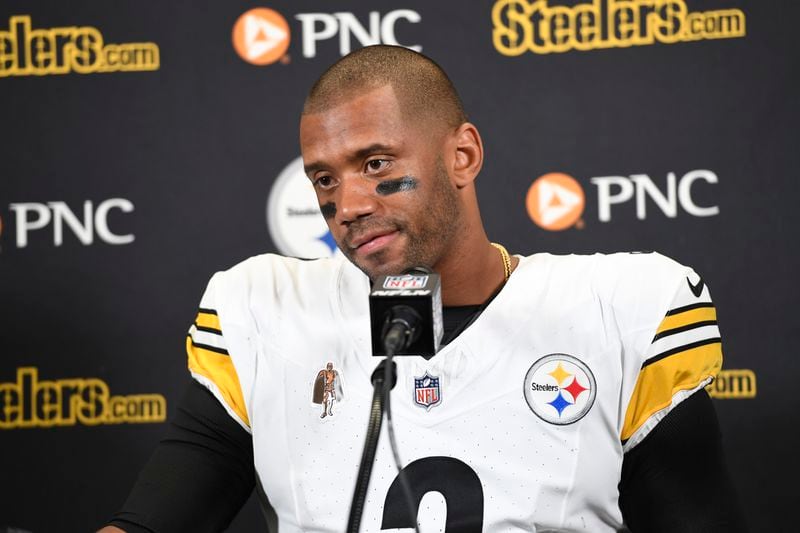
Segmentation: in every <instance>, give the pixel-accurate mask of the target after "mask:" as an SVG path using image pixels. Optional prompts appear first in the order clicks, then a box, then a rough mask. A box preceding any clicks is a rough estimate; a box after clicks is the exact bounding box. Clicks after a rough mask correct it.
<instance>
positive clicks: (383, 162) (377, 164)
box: [366, 159, 391, 174]
mask: <svg viewBox="0 0 800 533" xmlns="http://www.w3.org/2000/svg"><path fill="white" fill-rule="evenodd" d="M389 165H391V161H389V160H387V159H370V160H369V161H367V168H366V171H367V173H368V174H378V173H380V172H383V171H385V170H387V169H388V168H389Z"/></svg>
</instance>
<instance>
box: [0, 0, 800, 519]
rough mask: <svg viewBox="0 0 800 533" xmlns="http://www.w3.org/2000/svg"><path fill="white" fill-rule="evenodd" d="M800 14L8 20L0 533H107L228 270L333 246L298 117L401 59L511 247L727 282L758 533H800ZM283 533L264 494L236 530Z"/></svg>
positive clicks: (290, 14) (743, 444) (551, 7)
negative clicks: (335, 80)
mask: <svg viewBox="0 0 800 533" xmlns="http://www.w3.org/2000/svg"><path fill="white" fill-rule="evenodd" d="M798 20H800V8H798V4H797V3H796V2H788V1H786V2H768V1H763V0H762V1H748V0H584V1H571V2H566V1H564V2H561V1H559V2H557V1H555V0H536V1H534V0H497V1H492V0H488V1H483V2H478V1H469V2H467V1H440V2H424V1H420V0H405V1H402V2H400V1H398V0H393V1H379V2H375V1H372V2H368V1H366V0H364V1H358V2H344V1H342V2H332V1H327V2H322V1H316V2H311V1H297V2H289V1H277V0H276V1H269V2H263V3H262V2H258V1H255V2H253V1H248V2H243V1H227V2H210V1H205V2H203V1H195V2H187V1H171V2H152V1H150V2H146V1H139V2H135V1H115V2H103V1H99V0H94V1H89V0H76V1H73V2H59V1H55V0H50V1H37V2H30V1H18V0H4V1H3V3H2V4H0V106H2V115H0V224H1V225H0V247H1V249H0V303H1V304H2V305H0V324H2V326H0V353H1V354H2V358H0V447H1V448H0V449H1V450H2V453H0V526H2V525H5V527H9V528H18V529H20V530H23V531H30V532H35V533H40V532H54V531H68V532H72V531H75V532H77V531H90V530H93V528H96V527H98V526H100V525H101V524H102V523H103V521H104V520H105V519H106V518H107V517H109V516H110V514H111V513H112V512H113V511H114V510H115V509H116V508H117V507H118V506H119V505H120V504H121V503H122V502H123V501H124V499H125V496H126V494H127V492H128V489H129V487H130V486H131V484H132V482H133V481H134V479H135V477H136V474H137V472H138V470H139V468H140V467H141V466H142V464H143V463H144V462H145V460H146V459H147V457H148V456H149V454H150V453H151V451H152V450H153V447H154V446H155V444H156V442H157V441H158V439H159V437H160V436H161V435H162V433H163V432H164V429H165V427H166V423H165V421H166V420H168V419H169V417H170V416H172V415H173V414H174V413H175V406H176V404H177V402H178V400H179V398H180V395H181V391H182V390H183V389H184V387H185V386H186V385H187V383H188V382H189V379H190V378H189V375H188V372H187V370H186V358H185V355H184V347H183V345H184V340H185V333H186V331H187V329H188V326H189V325H190V323H191V322H192V320H193V317H194V314H195V311H196V306H197V304H198V302H199V299H200V295H201V293H202V291H203V289H204V287H205V284H206V281H207V279H208V278H209V276H210V275H211V274H212V273H213V272H215V271H217V270H220V269H225V268H228V267H230V266H232V265H233V264H235V263H237V262H238V261H240V260H242V259H244V258H246V257H248V256H251V255H254V254H260V253H264V252H280V253H284V254H288V255H299V256H307V257H308V256H326V255H330V254H334V253H337V252H336V249H335V244H334V243H333V241H332V239H331V237H330V234H329V233H327V229H326V227H325V224H324V222H323V221H322V219H321V218H320V216H319V213H318V211H317V207H316V202H315V200H314V196H313V192H312V191H311V189H310V187H309V185H308V184H307V183H306V182H305V181H304V179H303V176H302V172H301V169H300V163H299V160H298V159H297V158H298V157H299V149H298V141H297V137H298V128H297V126H298V115H299V112H300V110H301V106H302V102H303V98H304V95H305V94H306V91H307V89H308V88H309V86H310V84H311V83H312V82H313V81H314V80H315V79H316V78H317V76H318V75H319V74H320V73H321V72H322V70H323V69H324V68H326V67H327V66H328V65H329V64H331V63H332V62H333V61H335V60H336V59H337V58H339V57H341V56H342V55H344V54H346V53H347V52H348V51H350V50H354V49H356V48H359V47H361V46H363V45H366V44H369V43H378V42H383V43H399V44H402V45H404V46H408V47H410V48H413V49H415V50H421V51H422V52H424V53H426V54H428V55H430V56H431V57H433V58H434V59H435V60H437V61H438V62H439V63H440V64H441V65H442V66H443V67H444V68H445V69H446V70H447V72H448V73H449V74H450V75H451V77H452V79H453V80H454V82H455V84H456V86H457V87H458V88H459V90H460V92H461V96H462V98H463V100H464V104H465V107H466V109H467V111H468V114H469V118H470V120H472V121H473V122H474V123H475V124H477V126H478V128H479V130H480V132H481V134H482V135H483V140H484V142H485V148H486V163H485V166H484V169H483V172H482V173H481V175H480V177H479V180H478V185H477V187H478V193H479V197H480V202H481V205H482V209H483V216H484V221H485V223H486V226H487V228H488V233H489V235H490V238H491V239H492V240H494V241H498V242H501V243H503V244H505V245H506V246H507V247H508V248H509V249H510V250H511V251H513V252H514V253H519V254H529V253H533V252H540V251H548V252H554V253H573V252H574V253H593V252H596V251H599V252H614V251H621V250H658V251H660V252H662V253H664V254H666V255H669V256H671V257H673V258H675V259H677V260H678V261H680V262H683V263H685V264H688V265H692V266H693V267H694V268H695V269H696V270H697V271H698V272H699V273H700V274H701V275H702V276H703V277H704V279H705V280H706V281H707V283H708V284H709V285H710V287H711V291H712V294H713V296H714V298H715V300H716V303H717V308H718V317H719V323H720V328H721V330H722V333H723V338H724V345H723V346H724V352H725V364H724V371H723V373H722V375H721V376H720V378H719V379H718V380H717V381H716V383H715V384H714V385H713V386H712V387H711V388H710V392H711V393H712V395H713V396H714V398H715V405H716V407H717V410H718V413H719V417H720V420H721V425H722V428H723V431H724V444H725V452H726V454H727V458H728V463H729V464H730V467H731V471H732V475H733V478H734V482H735V484H736V487H737V488H738V491H739V493H740V495H741V499H742V501H743V505H744V508H745V512H746V514H747V517H748V519H749V521H750V525H751V527H752V528H753V530H754V531H770V532H772V531H795V530H796V519H795V512H794V511H795V509H796V502H795V495H796V490H794V489H792V490H785V489H784V488H782V487H785V485H784V481H783V480H787V479H788V480H789V483H794V481H792V480H795V479H796V478H797V475H798V468H797V466H796V465H797V463H796V458H795V452H796V450H797V448H798V446H800V438H798V432H797V431H796V430H795V429H794V421H796V420H797V409H798V394H797V389H796V384H797V380H798V375H799V374H800V362H798V360H800V357H798V354H797V350H796V339H797V338H798V333H800V332H798V326H797V324H798V319H797V314H796V313H795V312H793V309H795V305H794V304H795V303H796V302H797V299H798V289H797V284H796V282H797V280H796V272H797V271H798V249H797V240H798V239H797V237H798V229H799V228H800V220H799V219H798V212H799V211H800V210H798V208H797V195H798V177H797V168H798V167H800V160H799V159H800V156H798V153H800V146H798V135H797V125H798V119H800V113H799V112H798V111H799V109H798V108H799V107H800V104H799V103H798V95H799V94H800V82H798V59H800V46H798V44H797V40H796V35H797V31H796V27H797V21H798ZM365 298H366V295H365ZM518 379H519V380H520V382H522V380H523V379H524V376H518ZM366 414H367V413H365V423H366ZM687 438H690V437H688V436H687ZM329 489H330V490H341V491H349V490H351V487H336V488H333V487H329ZM263 527H264V519H263V518H262V517H261V516H260V513H259V511H258V508H257V506H256V504H255V501H254V500H253V499H251V501H250V502H249V503H248V505H247V506H246V507H245V509H244V510H243V511H242V512H241V513H240V514H239V515H238V516H237V518H236V519H235V521H234V523H233V524H232V525H231V528H230V531H236V532H244V531H257V530H259V528H263Z"/></svg>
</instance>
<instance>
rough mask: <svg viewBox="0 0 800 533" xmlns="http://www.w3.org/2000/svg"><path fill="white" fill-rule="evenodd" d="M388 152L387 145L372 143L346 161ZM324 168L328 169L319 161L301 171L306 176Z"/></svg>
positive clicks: (389, 148)
mask: <svg viewBox="0 0 800 533" xmlns="http://www.w3.org/2000/svg"><path fill="white" fill-rule="evenodd" d="M390 151H392V148H391V147H390V146H389V145H387V144H381V143H373V144H370V145H369V146H366V147H364V148H360V149H358V150H356V151H355V152H353V153H352V154H351V155H350V156H348V158H347V160H348V161H356V160H359V159H363V158H365V157H367V156H368V155H371V154H378V153H381V152H390ZM325 168H328V165H326V164H325V163H323V162H321V161H314V162H312V163H309V164H307V165H304V166H303V170H304V171H305V173H306V175H308V174H311V173H312V172H316V171H317V170H322V169H325Z"/></svg>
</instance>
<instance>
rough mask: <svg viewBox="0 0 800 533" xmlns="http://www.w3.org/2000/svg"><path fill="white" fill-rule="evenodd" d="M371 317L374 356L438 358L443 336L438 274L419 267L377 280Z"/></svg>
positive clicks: (380, 277) (373, 287)
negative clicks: (436, 356) (435, 356)
mask: <svg viewBox="0 0 800 533" xmlns="http://www.w3.org/2000/svg"><path fill="white" fill-rule="evenodd" d="M369 315H370V323H371V331H372V355H373V356H376V357H382V356H387V355H390V354H391V355H421V356H424V357H432V356H434V355H436V352H438V351H439V345H440V343H441V341H442V333H443V329H442V284H441V278H440V277H439V274H437V273H435V272H434V271H432V270H431V269H429V268H428V267H424V266H416V267H412V268H410V269H408V270H406V271H405V272H404V273H403V274H401V275H399V276H397V275H390V276H378V277H377V278H376V279H375V282H374V283H373V285H372V289H371V291H370V294H369Z"/></svg>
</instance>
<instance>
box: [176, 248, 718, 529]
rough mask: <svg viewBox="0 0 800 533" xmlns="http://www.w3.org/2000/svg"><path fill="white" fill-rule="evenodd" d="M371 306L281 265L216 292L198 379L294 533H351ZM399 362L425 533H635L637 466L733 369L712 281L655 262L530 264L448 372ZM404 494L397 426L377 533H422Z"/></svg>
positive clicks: (374, 483)
mask: <svg viewBox="0 0 800 533" xmlns="http://www.w3.org/2000/svg"><path fill="white" fill-rule="evenodd" d="M369 289H370V287H369V281H368V279H367V278H366V276H365V275H364V274H363V273H361V272H360V271H359V270H358V269H357V268H356V267H354V266H353V265H352V264H350V263H349V262H347V261H346V260H344V259H321V260H315V261H302V260H296V259H289V258H284V257H280V256H276V255H269V254H268V255H262V256H258V257H254V258H251V259H248V260H247V261H244V262H243V263H241V264H239V265H237V266H235V267H233V268H232V269H230V270H228V271H226V272H221V273H217V274H215V275H214V276H213V278H212V279H211V281H210V283H209V285H208V289H207V290H206V292H205V295H204V296H203V298H202V301H201V304H200V313H199V314H198V317H197V320H196V322H195V324H194V325H192V327H191V329H190V335H189V337H188V339H187V348H188V352H189V368H190V370H191V372H192V375H193V376H194V377H195V378H196V379H197V380H198V381H200V382H201V383H203V384H204V385H206V386H207V387H208V388H209V389H210V390H211V391H212V392H213V393H214V395H215V396H216V397H217V398H218V399H219V400H220V401H221V402H222V404H223V405H224V406H225V408H226V409H227V410H228V412H229V413H230V415H231V416H232V417H233V418H234V419H235V420H236V421H237V422H239V423H240V424H241V425H242V426H243V427H244V428H245V429H246V430H247V431H249V432H251V434H252V436H253V446H254V451H255V466H256V471H257V473H258V476H259V478H260V480H261V482H262V484H263V487H264V489H265V492H266V494H267V496H268V498H269V501H270V504H271V505H272V506H273V507H274V509H275V511H276V513H277V516H278V520H279V527H280V532H281V533H293V532H298V531H313V532H321V531H326V532H341V531H344V530H345V528H346V524H347V519H348V513H349V508H350V503H351V498H352V495H353V488H354V484H355V480H356V474H357V472H358V467H359V461H360V458H361V453H362V448H363V446H364V439H365V433H366V427H367V421H368V415H369V410H370V402H371V398H372V385H371V383H370V375H371V373H372V371H373V369H374V368H375V366H376V365H377V364H378V362H379V361H380V359H379V358H376V357H372V355H371V339H370V321H369V308H368V294H369ZM395 360H396V361H397V364H398V382H397V386H396V387H395V389H394V390H393V392H392V417H393V421H394V427H395V433H396V436H397V441H398V445H399V454H400V458H401V460H402V462H403V466H404V467H405V469H406V472H407V473H408V479H409V484H410V486H411V492H412V494H413V496H414V497H415V498H416V499H417V500H418V501H415V502H414V505H416V506H417V509H418V521H419V524H420V529H421V531H423V532H429V531H451V532H452V531H479V530H480V531H487V532H496V531H536V532H553V531H576V532H577V531H580V532H586V531H591V532H593V533H601V532H611V531H617V530H618V529H620V528H621V527H622V516H621V513H620V510H619V504H618V489H617V485H618V483H619V480H620V470H621V464H622V459H623V455H624V454H625V453H626V452H627V451H628V450H630V449H631V448H633V447H634V446H636V445H637V444H638V443H639V442H640V441H641V440H642V439H643V438H644V437H645V436H646V435H647V434H648V433H649V432H650V431H651V430H652V429H653V427H654V426H655V425H656V424H657V423H658V422H659V420H661V419H662V418H663V417H664V416H665V415H666V414H667V413H669V411H670V410H671V409H673V408H674V407H675V405H677V404H678V403H680V402H681V401H682V400H683V399H685V398H686V397H687V396H689V395H690V394H691V393H693V392H694V391H696V390H698V389H700V388H701V387H704V386H705V385H707V384H708V383H709V382H710V381H711V380H712V379H713V376H715V375H716V373H717V372H718V371H719V369H720V365H721V360H722V359H721V344H720V336H719V330H718V328H717V324H716V312H715V310H714V307H713V304H712V303H711V299H710V296H709V292H708V289H707V288H706V287H705V286H704V283H703V281H702V280H701V278H700V277H699V276H698V275H697V274H696V273H694V271H693V270H691V269H690V268H687V267H684V266H681V265H679V264H678V263H675V262H674V261H672V260H670V259H668V258H665V257H664V256H661V255H658V254H655V253H650V254H614V255H607V256H606V255H600V254H597V255H592V256H574V255H571V256H554V255H550V254H536V255H532V256H529V257H521V258H520V263H519V266H518V267H517V269H516V270H515V271H514V272H513V274H512V275H511V277H510V279H509V280H508V282H507V283H506V285H505V287H503V289H502V291H500V293H499V294H498V295H497V296H496V297H495V299H494V300H493V301H492V302H491V303H490V304H489V305H488V307H487V308H486V309H485V310H484V311H483V313H482V314H481V315H480V316H479V317H478V318H477V320H475V321H474V322H473V323H472V324H471V325H470V326H469V327H468V328H467V329H466V330H464V331H463V332H462V333H461V334H460V335H459V336H458V337H457V338H456V339H454V340H452V341H451V342H450V343H449V344H448V345H446V346H444V347H443V348H442V349H441V350H440V352H439V353H438V354H437V355H436V356H435V357H433V358H431V359H430V360H425V359H424V358H422V357H416V356H412V357H407V356H403V357H397V358H396V359H395ZM396 480H397V468H396V466H395V464H394V462H393V460H392V455H391V450H390V448H389V443H388V438H387V435H386V424H384V427H383V429H382V435H381V439H380V442H379V446H378V451H377V456H376V461H375V465H374V468H373V471H372V477H371V481H370V484H369V491H368V495H367V500H366V504H365V507H364V515H363V518H362V522H361V524H362V531H381V530H384V529H386V530H396V529H405V528H411V527H413V524H411V523H409V519H408V516H409V512H408V505H407V503H406V500H405V499H404V498H403V497H402V496H401V494H402V491H401V488H400V485H399V484H398V483H397V481H396ZM459 523H460V524H462V526H464V525H465V524H466V529H459V527H458V524H459ZM407 530H408V531H410V529H407Z"/></svg>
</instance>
